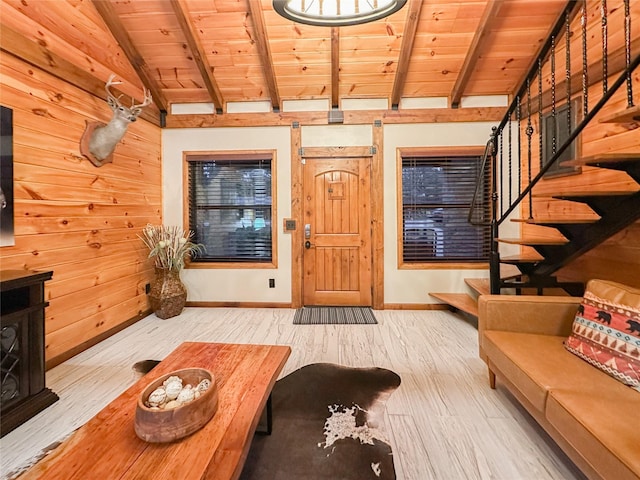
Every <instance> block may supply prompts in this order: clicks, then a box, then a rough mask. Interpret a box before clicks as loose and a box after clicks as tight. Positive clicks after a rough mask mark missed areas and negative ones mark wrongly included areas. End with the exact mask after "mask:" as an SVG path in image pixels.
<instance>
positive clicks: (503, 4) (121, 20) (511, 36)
mask: <svg viewBox="0 0 640 480" xmlns="http://www.w3.org/2000/svg"><path fill="white" fill-rule="evenodd" d="M92 2H93V4H94V6H95V7H96V10H97V11H98V13H99V14H100V16H101V17H102V19H103V20H104V22H105V24H106V26H107V28H108V29H109V30H110V31H111V32H112V34H113V36H114V38H115V39H116V41H117V42H118V43H119V44H120V46H121V47H122V49H123V51H124V52H125V55H126V56H127V57H128V59H129V61H130V63H131V64H132V65H133V68H134V69H135V70H136V71H137V73H138V76H139V78H140V80H141V82H142V83H143V84H144V85H145V86H146V87H147V88H149V89H150V90H151V92H152V94H153V96H154V101H155V104H156V105H157V106H158V107H159V109H160V110H165V111H170V107H171V105H172V104H175V103H194V102H198V103H199V102H205V103H213V104H214V106H215V109H216V111H217V112H218V113H225V112H227V106H228V103H229V102H246V101H264V102H269V105H270V106H271V109H272V110H273V111H275V112H277V111H279V110H280V109H281V108H282V103H283V101H285V100H301V99H325V100H326V101H327V102H328V105H329V106H330V107H334V108H340V107H341V102H342V101H344V100H345V99H351V98H357V99H364V98H376V99H386V103H387V108H389V109H391V108H395V107H396V106H397V105H398V104H399V103H400V101H401V99H402V98H407V97H446V98H447V99H448V105H449V106H450V107H456V106H458V104H459V103H460V100H461V98H462V97H463V96H471V95H495V94H511V93H513V91H514V90H515V89H516V88H517V87H518V86H519V84H520V82H521V81H522V78H523V77H524V75H525V74H526V71H527V70H528V69H529V67H530V65H531V64H532V62H533V59H534V58H535V55H536V54H537V52H538V49H539V48H540V46H541V44H542V43H543V42H544V40H545V39H546V37H547V36H548V33H549V30H550V29H551V27H552V25H553V24H554V22H555V21H556V19H557V17H558V15H559V14H560V12H561V11H562V10H563V8H564V7H565V5H566V1H564V0H460V1H447V0H409V1H408V2H407V5H406V6H405V7H404V8H403V9H402V10H400V11H399V12H397V13H395V14H393V15H392V16H390V17H388V18H386V19H383V20H379V21H376V22H373V23H369V24H364V25H357V26H349V27H340V28H329V27H316V26H308V25H302V24H297V23H294V22H291V21H289V20H286V19H284V18H281V17H280V16H279V15H278V14H277V13H276V12H275V11H274V9H273V7H272V4H271V0H92ZM117 73H118V72H116V74H117Z"/></svg>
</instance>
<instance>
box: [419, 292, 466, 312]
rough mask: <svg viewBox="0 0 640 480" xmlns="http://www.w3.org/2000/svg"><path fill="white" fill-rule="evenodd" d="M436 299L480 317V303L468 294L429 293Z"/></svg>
mask: <svg viewBox="0 0 640 480" xmlns="http://www.w3.org/2000/svg"><path fill="white" fill-rule="evenodd" d="M429 295H431V296H432V297H434V298H437V299H438V300H442V301H443V302H445V303H447V304H449V305H451V306H452V307H455V308H457V309H458V310H462V311H463V312H465V313H468V314H470V315H473V316H475V317H477V316H478V302H477V301H476V300H475V299H474V298H472V297H471V296H470V295H469V294H466V293H432V292H429Z"/></svg>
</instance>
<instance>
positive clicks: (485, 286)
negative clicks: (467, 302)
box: [464, 278, 491, 295]
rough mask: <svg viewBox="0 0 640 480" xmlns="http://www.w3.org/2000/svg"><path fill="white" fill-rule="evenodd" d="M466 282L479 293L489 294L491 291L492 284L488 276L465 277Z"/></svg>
mask: <svg viewBox="0 0 640 480" xmlns="http://www.w3.org/2000/svg"><path fill="white" fill-rule="evenodd" d="M464 283H466V284H467V285H468V286H469V287H470V288H471V289H472V290H474V291H476V292H477V293H478V294H479V295H488V294H489V293H491V286H490V284H489V279H488V278H465V279H464Z"/></svg>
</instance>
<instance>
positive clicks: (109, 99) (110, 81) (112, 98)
mask: <svg viewBox="0 0 640 480" xmlns="http://www.w3.org/2000/svg"><path fill="white" fill-rule="evenodd" d="M114 78H116V76H115V74H113V73H112V74H111V75H109V79H108V80H107V83H105V85H104V89H105V90H106V91H107V102H109V103H111V102H113V104H114V105H115V106H116V107H119V106H120V97H121V96H122V95H120V96H118V97H116V96H115V95H114V94H113V93H111V90H109V87H111V85H120V84H122V82H114V81H113V79H114Z"/></svg>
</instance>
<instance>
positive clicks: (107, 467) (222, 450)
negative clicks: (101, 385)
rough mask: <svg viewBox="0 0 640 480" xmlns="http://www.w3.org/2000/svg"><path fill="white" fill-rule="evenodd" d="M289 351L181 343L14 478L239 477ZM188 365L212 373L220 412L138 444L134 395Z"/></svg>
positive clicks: (272, 348) (245, 346)
mask: <svg viewBox="0 0 640 480" xmlns="http://www.w3.org/2000/svg"><path fill="white" fill-rule="evenodd" d="M290 353H291V348H290V347H286V346H273V345H234V344H220V343H193V342H189V343H183V344H181V345H180V346H179V347H178V348H176V350H174V351H173V352H172V353H171V354H170V355H169V356H168V357H167V358H166V359H165V360H163V361H162V362H161V363H160V364H158V366H156V367H155V368H154V369H153V370H152V371H151V372H150V373H148V374H147V375H146V376H145V377H143V378H142V379H140V380H139V381H138V382H136V383H135V384H134V385H133V386H131V387H130V388H129V389H128V390H126V391H125V392H124V393H123V394H122V395H120V396H119V397H118V398H116V399H115V400H114V401H112V402H111V403H110V404H109V405H107V406H106V407H105V408H104V409H103V410H101V411H100V412H99V413H98V414H97V415H96V416H95V417H93V418H92V419H91V420H90V421H89V422H87V423H86V424H85V425H84V426H82V427H81V428H79V429H78V430H77V431H76V432H75V433H74V434H73V435H72V436H71V437H69V438H68V439H67V440H66V441H65V442H63V443H62V444H61V445H60V446H59V447H57V448H56V449H55V450H54V451H53V452H52V453H51V454H50V455H48V456H47V457H45V458H44V459H42V460H41V461H39V462H38V463H37V464H36V465H34V466H33V467H32V468H31V469H30V470H28V471H27V472H25V473H24V474H23V475H21V476H20V477H19V478H20V479H21V480H26V479H35V478H47V479H60V480H73V479H77V480H87V479H91V478H103V479H132V480H133V479H141V478H145V479H150V480H151V479H153V480H164V479H176V480H178V479H179V480H187V479H219V480H223V479H224V480H227V479H236V478H238V477H239V475H240V472H241V471H242V467H243V465H244V462H245V460H246V457H247V453H248V451H249V447H250V445H251V439H252V437H253V434H254V432H255V429H256V426H257V424H258V422H259V420H260V417H261V415H262V412H263V410H264V408H265V404H266V402H267V398H268V397H269V395H270V393H271V389H272V388H273V385H274V384H275V382H276V379H277V377H278V375H279V374H280V372H281V371H282V368H283V367H284V364H285V362H286V361H287V358H289V354H290ZM188 367H200V368H206V369H208V370H210V371H211V372H213V374H214V375H215V376H216V378H217V382H218V395H219V397H218V401H219V403H218V411H217V412H216V414H215V415H214V417H213V418H212V419H211V420H210V421H209V422H208V423H207V424H206V425H205V426H204V427H203V428H202V429H200V430H198V431H197V432H195V433H194V434H192V435H190V436H188V437H185V438H183V439H181V440H178V441H176V442H172V443H163V444H156V443H146V442H144V441H142V440H140V439H139V438H138V437H137V436H136V433H135V431H134V419H135V410H136V401H137V399H138V396H139V395H140V393H141V392H142V391H143V390H144V388H145V387H146V385H147V384H149V383H150V382H151V381H153V380H154V379H155V378H157V377H160V376H161V375H163V374H165V373H169V372H171V371H174V370H178V369H181V368H188Z"/></svg>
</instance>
